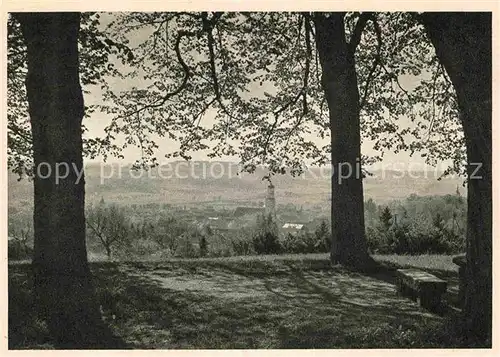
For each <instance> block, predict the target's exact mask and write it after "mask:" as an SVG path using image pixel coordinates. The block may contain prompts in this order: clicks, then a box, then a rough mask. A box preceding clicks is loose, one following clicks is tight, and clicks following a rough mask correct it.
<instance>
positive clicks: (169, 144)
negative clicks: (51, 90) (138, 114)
mask: <svg viewBox="0 0 500 357" xmlns="http://www.w3.org/2000/svg"><path fill="white" fill-rule="evenodd" d="M108 16H110V15H107V16H102V17H101V18H102V19H103V20H104V21H105V22H107V20H108V19H109V17H108ZM111 17H112V15H111ZM144 35H145V34H144V33H143V34H141V35H140V36H144ZM140 39H141V38H140V37H139V38H137V40H140ZM133 42H134V41H133V40H132V43H133ZM119 65H120V64H119V63H115V66H116V67H118V66H119ZM418 80H419V78H417V77H414V76H406V77H401V78H400V82H401V84H402V86H403V87H404V88H407V89H411V88H412V87H413V86H414V85H415V84H416V83H417V81H418ZM111 81H112V87H113V88H114V89H115V90H118V91H120V90H125V89H127V87H131V86H132V85H133V86H137V87H138V88H141V87H142V86H143V85H142V86H141V83H140V82H139V81H137V82H135V83H132V82H127V83H122V82H121V81H119V80H115V79H112V80H111ZM272 89H273V88H272V87H266V86H265V85H264V86H263V87H261V88H258V87H256V88H255V90H256V91H264V90H266V91H272ZM251 94H255V92H252V93H251ZM85 101H86V103H87V104H98V103H100V102H101V92H100V90H99V88H94V89H92V90H91V93H90V94H86V95H85ZM111 118H112V117H111V115H109V114H103V113H98V112H97V113H94V114H92V116H91V117H90V118H87V119H85V121H84V124H85V126H86V127H87V128H88V130H89V131H88V133H87V134H86V136H89V137H95V136H100V135H103V134H104V128H105V127H106V126H107V125H108V124H109V123H110V121H111ZM202 120H203V122H204V123H205V125H210V124H212V123H213V122H214V119H213V114H212V115H211V113H208V114H207V115H205V116H204V117H203V119H202ZM400 123H401V125H402V126H407V125H410V121H409V120H408V119H406V118H401V119H400ZM152 138H153V140H155V142H156V143H157V144H158V146H159V149H158V151H157V155H156V157H157V158H158V160H159V161H160V162H164V161H165V160H166V159H165V158H164V155H165V154H166V153H169V152H172V151H174V150H175V149H176V143H175V142H174V141H172V140H170V139H167V138H161V137H159V136H153V137H152ZM307 138H308V139H310V140H313V141H315V142H317V143H318V144H322V145H324V144H326V143H327V141H328V140H329V138H327V139H326V141H325V140H321V139H319V138H316V137H313V136H311V135H309V136H308V137H307ZM117 141H118V143H119V144H122V143H123V141H124V140H123V138H120V137H118V139H117ZM362 153H363V154H365V155H369V156H372V155H377V154H380V153H379V152H377V151H375V150H373V148H372V143H371V142H369V141H365V142H364V143H363V146H362ZM206 154H207V153H206V152H196V153H193V154H192V157H193V160H208V158H207V156H206ZM123 155H124V157H125V158H124V159H123V160H119V159H116V158H109V159H108V161H110V162H127V163H130V162H134V161H135V160H137V159H139V158H140V155H141V150H140V148H138V147H131V146H129V147H128V148H126V149H125V150H124V151H123ZM101 160H102V158H97V159H96V160H95V161H101ZM217 160H223V161H239V160H238V158H237V157H221V158H218V159H217ZM394 164H397V165H399V166H400V167H409V166H412V167H413V168H417V167H421V168H422V169H424V168H425V161H424V159H423V158H422V157H421V156H420V154H419V153H416V154H415V155H414V156H413V157H410V155H409V153H408V152H400V153H398V154H394V153H392V152H386V153H384V159H383V161H382V163H379V164H376V165H375V166H374V167H373V168H378V167H381V166H382V165H383V166H385V167H388V166H391V165H394ZM446 165H447V163H443V165H442V166H443V168H444V167H445V166H446Z"/></svg>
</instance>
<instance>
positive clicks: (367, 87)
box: [359, 14, 382, 109]
mask: <svg viewBox="0 0 500 357" xmlns="http://www.w3.org/2000/svg"><path fill="white" fill-rule="evenodd" d="M375 16H376V15H375V14H372V16H370V19H371V20H372V22H373V26H374V27H375V34H376V35H377V54H376V55H375V59H374V60H373V64H372V66H371V68H370V72H369V73H368V77H367V78H366V81H365V86H364V87H365V91H364V94H363V96H362V99H361V102H360V104H359V107H360V109H361V108H363V106H364V105H365V103H366V99H367V98H368V93H369V91H370V84H371V82H372V80H373V77H374V75H375V70H376V69H377V67H378V65H379V64H380V62H381V53H382V31H381V29H380V25H379V23H378V21H377V19H376V17H375Z"/></svg>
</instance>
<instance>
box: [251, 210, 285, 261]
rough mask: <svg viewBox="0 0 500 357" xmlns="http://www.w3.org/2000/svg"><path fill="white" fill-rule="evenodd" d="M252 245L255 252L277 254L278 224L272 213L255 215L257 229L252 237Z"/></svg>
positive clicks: (279, 251) (278, 248)
mask: <svg viewBox="0 0 500 357" xmlns="http://www.w3.org/2000/svg"><path fill="white" fill-rule="evenodd" d="M252 245H253V249H254V250H255V253H257V254H279V253H281V244H280V242H279V232H278V226H277V225H276V222H275V221H274V218H273V216H272V215H268V216H265V215H264V216H258V217H257V230H256V232H255V233H254V234H253V237H252Z"/></svg>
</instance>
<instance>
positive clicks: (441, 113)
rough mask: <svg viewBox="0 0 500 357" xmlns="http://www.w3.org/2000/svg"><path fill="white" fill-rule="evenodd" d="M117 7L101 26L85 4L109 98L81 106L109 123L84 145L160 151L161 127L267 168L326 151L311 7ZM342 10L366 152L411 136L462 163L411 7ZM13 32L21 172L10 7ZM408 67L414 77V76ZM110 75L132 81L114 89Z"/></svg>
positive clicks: (316, 159)
mask: <svg viewBox="0 0 500 357" xmlns="http://www.w3.org/2000/svg"><path fill="white" fill-rule="evenodd" d="M103 16H105V15H103ZM107 16H110V15H107ZM110 17H111V18H112V21H111V22H110V23H108V24H107V25H106V26H104V25H103V24H101V15H100V14H98V13H85V14H84V16H83V17H82V27H81V30H80V36H79V42H80V48H81V54H80V58H81V73H82V75H81V82H82V85H83V86H84V89H85V88H86V89H87V91H89V90H92V89H93V90H95V89H96V88H97V85H98V86H100V91H101V92H102V94H103V95H102V104H100V105H97V106H94V105H92V106H87V107H86V115H87V116H89V115H91V114H92V113H94V115H101V116H104V117H107V118H108V123H109V124H108V125H107V126H106V130H105V135H104V137H98V138H88V139H86V140H85V146H84V147H85V154H86V155H87V156H89V157H95V156H96V155H98V154H100V155H103V156H104V157H106V156H109V155H114V156H120V155H121V151H122V149H124V148H125V147H127V146H129V145H136V146H138V147H140V148H141V152H142V159H141V160H140V162H138V163H137V164H139V165H143V166H150V165H155V164H157V163H158V158H157V155H156V153H157V149H158V142H157V140H158V139H157V136H160V137H166V138H169V139H173V140H175V141H176V142H178V147H177V148H176V149H174V150H172V152H171V153H169V155H168V157H182V158H186V159H189V158H190V157H191V154H192V153H193V152H195V151H197V150H206V151H207V152H208V155H209V157H217V156H225V155H229V156H237V157H239V158H240V159H241V162H242V163H243V164H244V165H245V167H246V169H247V170H249V171H252V170H253V168H255V166H256V165H260V164H263V165H266V166H268V167H269V169H270V171H271V172H284V171H286V170H289V169H290V170H291V171H292V173H296V172H299V171H300V170H301V169H303V162H304V160H306V161H307V162H308V163H315V164H325V163H326V162H327V161H328V153H329V150H330V148H329V144H328V142H327V141H326V140H325V138H326V137H328V136H329V125H328V120H327V110H326V103H325V100H324V95H323V91H322V88H321V75H322V73H321V66H319V59H318V55H317V50H316V44H315V41H314V33H315V28H314V23H313V22H312V21H311V15H310V14H309V13H217V12H215V13H206V12H201V13H194V12H189V13H183V12H177V13H119V14H113V16H110ZM105 22H108V21H105ZM345 23H346V36H347V37H349V38H352V41H353V44H354V43H356V44H357V46H356V47H355V49H356V51H355V56H356V72H357V77H358V86H359V91H360V106H361V113H360V115H361V129H362V139H363V140H369V141H370V142H371V143H373V147H374V149H376V150H378V151H379V152H380V155H376V156H372V157H366V156H363V162H364V163H367V164H369V163H373V162H376V161H379V160H381V159H382V157H383V154H384V152H385V151H387V150H391V151H394V152H399V151H401V150H409V151H410V152H411V153H412V154H413V153H418V152H421V155H422V156H426V161H427V162H428V163H429V164H432V165H435V164H436V163H438V162H439V161H442V160H450V159H451V160H452V165H451V166H450V168H449V169H448V172H460V173H463V168H464V165H463V164H464V159H465V150H464V141H463V135H462V129H461V127H460V123H459V120H458V111H457V104H456V98H455V94H454V91H453V87H452V86H451V82H450V80H449V79H448V77H447V75H446V72H445V71H444V70H443V67H442V65H441V64H440V63H439V61H438V60H437V57H436V55H435V53H434V50H433V47H432V45H431V43H430V42H429V40H428V39H427V37H426V34H425V32H424V30H423V27H422V25H420V24H419V22H418V21H416V19H415V16H414V15H413V14H412V13H346V14H345ZM8 41H9V52H8V73H9V76H8V86H9V109H8V110H9V127H8V134H9V166H10V167H11V168H12V169H13V170H14V171H16V172H18V173H21V172H23V170H24V171H26V170H25V169H26V168H28V171H29V168H30V163H31V161H30V150H31V146H30V134H29V122H28V120H27V116H26V105H27V104H26V99H25V98H26V96H25V91H24V88H23V85H22V81H23V73H25V56H24V55H23V53H24V45H23V44H22V41H21V38H20V35H19V29H18V24H17V23H16V21H15V20H14V19H13V18H9V36H8ZM111 78H114V79H113V81H110V79H111ZM405 78H406V79H407V81H406V82H412V81H413V82H416V85H414V86H413V88H409V87H406V86H405V85H404V84H403V83H402V82H403V80H404V79H405ZM408 79H411V80H410V81H409V80H408ZM110 82H121V83H127V82H128V83H134V85H133V86H131V87H130V88H126V89H124V90H121V91H117V89H116V87H114V86H113V84H110ZM135 84H137V85H135ZM96 110H97V112H95V111H96ZM99 112H100V114H98V113H99ZM405 117H406V118H409V120H402V118H405ZM407 123H410V125H408V124H407ZM83 130H85V128H83ZM118 136H122V137H123V138H124V144H123V145H118V144H117V143H116V140H115V139H116V138H117V137H118ZM443 137H446V140H443ZM23 168H25V169H23Z"/></svg>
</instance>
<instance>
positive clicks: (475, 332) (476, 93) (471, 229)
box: [419, 13, 492, 344]
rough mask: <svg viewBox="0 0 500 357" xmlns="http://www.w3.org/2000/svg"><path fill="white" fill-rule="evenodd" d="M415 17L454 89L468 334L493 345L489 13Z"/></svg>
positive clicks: (490, 52) (490, 45)
mask: <svg viewBox="0 0 500 357" xmlns="http://www.w3.org/2000/svg"><path fill="white" fill-rule="evenodd" d="M419 19H420V20H421V21H422V23H423V24H424V26H425V29H426V31H427V34H428V36H429V38H430V40H431V41H432V44H433V45H434V47H435V48H436V53H437V56H438V58H439V60H440V63H441V64H442V65H443V66H444V68H445V69H446V72H447V74H448V75H449V77H450V80H451V83H452V84H453V87H454V88H455V91H456V96H457V101H458V107H459V110H460V119H461V122H462V125H463V130H464V136H465V143H466V148H467V174H468V176H467V177H468V180H467V193H468V194H467V245H466V251H467V254H466V255H467V268H466V289H465V296H466V297H465V299H466V302H465V317H466V327H467V333H468V334H469V335H472V336H473V337H475V338H478V339H479V340H480V341H482V342H483V343H484V342H486V343H489V344H491V333H492V332H491V328H492V304H491V299H492V176H491V170H492V141H491V140H492V136H491V134H492V106H491V101H492V42H491V37H492V14H491V13H424V14H422V15H420V16H419Z"/></svg>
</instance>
